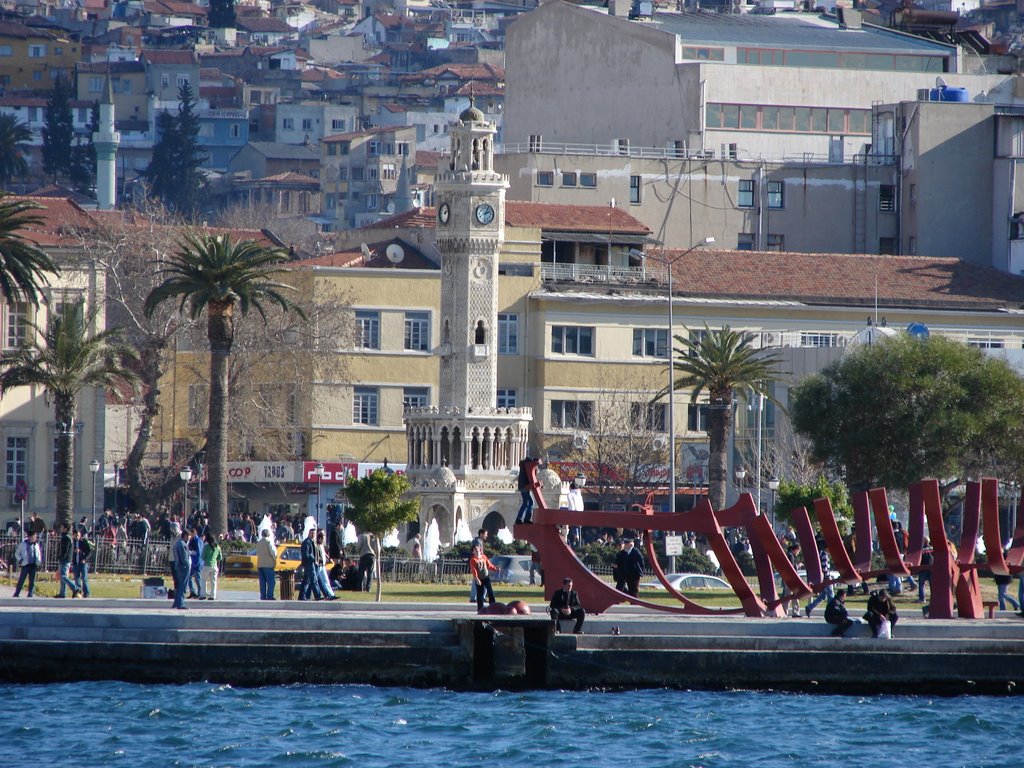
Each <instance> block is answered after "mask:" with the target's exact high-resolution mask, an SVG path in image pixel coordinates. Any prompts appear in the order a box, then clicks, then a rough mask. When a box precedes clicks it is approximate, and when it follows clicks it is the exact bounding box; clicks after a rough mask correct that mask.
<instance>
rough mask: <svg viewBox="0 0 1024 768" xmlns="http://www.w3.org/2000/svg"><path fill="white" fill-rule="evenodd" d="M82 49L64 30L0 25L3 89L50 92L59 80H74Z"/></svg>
mask: <svg viewBox="0 0 1024 768" xmlns="http://www.w3.org/2000/svg"><path fill="white" fill-rule="evenodd" d="M79 47H80V46H79V42H78V40H76V39H73V38H72V37H71V36H70V35H69V34H68V33H67V32H64V31H63V30H55V31H51V30H48V29H38V28H36V27H29V26H28V25H26V24H22V23H21V22H19V21H6V20H2V21H0V89H2V90H4V91H10V90H41V91H48V90H50V88H52V87H53V81H54V80H56V79H57V78H58V77H63V78H65V79H67V80H71V77H72V76H73V75H74V72H75V65H76V64H77V63H78V62H79V61H80V60H81V53H80V51H79Z"/></svg>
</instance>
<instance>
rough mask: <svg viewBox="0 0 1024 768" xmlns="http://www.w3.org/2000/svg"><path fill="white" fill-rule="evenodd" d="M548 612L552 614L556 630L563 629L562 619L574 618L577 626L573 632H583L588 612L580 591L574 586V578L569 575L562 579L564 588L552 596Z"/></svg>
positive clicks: (576, 633) (580, 633)
mask: <svg viewBox="0 0 1024 768" xmlns="http://www.w3.org/2000/svg"><path fill="white" fill-rule="evenodd" d="M548 613H550V614H551V619H552V621H554V622H555V632H560V631H561V625H560V622H561V621H562V619H574V620H575V621H576V626H575V627H573V630H572V632H573V634H574V635H582V634H583V620H584V619H585V618H586V617H587V613H586V611H584V610H583V606H582V605H580V596H579V593H578V592H576V590H575V589H573V588H572V579H570V578H569V577H568V576H566V577H565V578H564V579H562V588H561V589H559V590H558V591H557V592H555V594H554V595H553V596H552V597H551V604H550V605H549V606H548Z"/></svg>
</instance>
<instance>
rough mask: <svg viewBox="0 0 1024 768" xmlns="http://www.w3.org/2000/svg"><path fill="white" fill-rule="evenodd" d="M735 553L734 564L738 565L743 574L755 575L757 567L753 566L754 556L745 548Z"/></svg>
mask: <svg viewBox="0 0 1024 768" xmlns="http://www.w3.org/2000/svg"><path fill="white" fill-rule="evenodd" d="M735 554H736V564H737V565H738V566H739V567H740V570H741V571H742V572H743V575H744V576H756V575H757V568H756V567H755V566H754V557H753V555H751V554H750V553H749V552H747V551H746V550H742V551H740V552H737V553H735Z"/></svg>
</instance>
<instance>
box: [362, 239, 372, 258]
mask: <svg viewBox="0 0 1024 768" xmlns="http://www.w3.org/2000/svg"><path fill="white" fill-rule="evenodd" d="M359 250H360V251H362V253H363V258H364V259H366V260H367V261H369V260H370V259H372V258H373V251H371V250H370V246H368V245H367V244H366V243H360V244H359Z"/></svg>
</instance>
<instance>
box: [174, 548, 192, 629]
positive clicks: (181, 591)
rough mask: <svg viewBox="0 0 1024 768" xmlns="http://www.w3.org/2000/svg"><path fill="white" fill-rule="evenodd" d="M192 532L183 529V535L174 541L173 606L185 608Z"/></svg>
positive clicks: (190, 560)
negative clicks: (189, 545)
mask: <svg viewBox="0 0 1024 768" xmlns="http://www.w3.org/2000/svg"><path fill="white" fill-rule="evenodd" d="M190 538H191V533H190V531H189V529H188V528H184V529H182V531H181V537H180V538H179V539H178V540H177V541H176V542H174V548H173V549H172V550H171V577H172V578H173V579H174V603H173V607H174V608H177V609H179V610H184V609H185V607H186V606H185V591H186V590H187V589H188V582H189V578H188V577H189V572H190V571H191V570H192V558H191V556H190V554H189V549H188V540H189V539H190Z"/></svg>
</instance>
